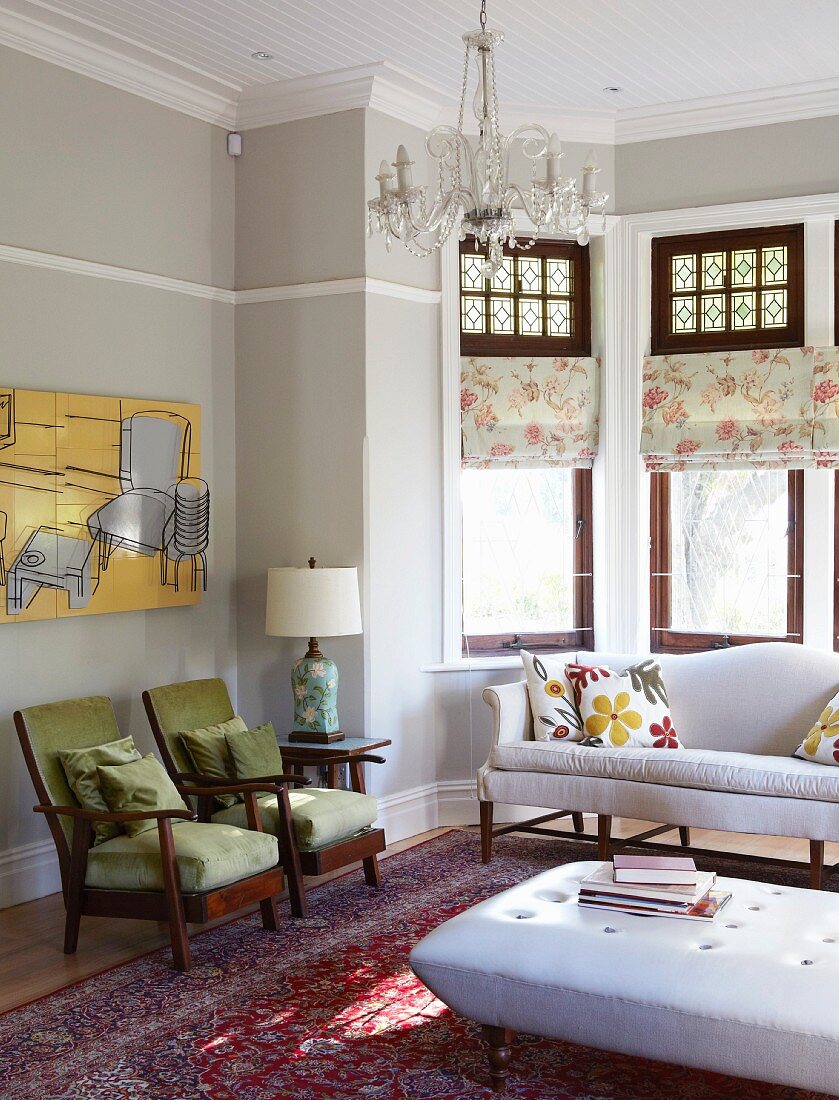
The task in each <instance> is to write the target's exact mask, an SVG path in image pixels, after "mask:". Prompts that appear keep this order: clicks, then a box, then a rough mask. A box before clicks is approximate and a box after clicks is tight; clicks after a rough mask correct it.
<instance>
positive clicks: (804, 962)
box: [801, 959, 813, 966]
mask: <svg viewBox="0 0 839 1100" xmlns="http://www.w3.org/2000/svg"><path fill="white" fill-rule="evenodd" d="M801 965H802V966H812V965H813V960H812V959H802V960H801Z"/></svg>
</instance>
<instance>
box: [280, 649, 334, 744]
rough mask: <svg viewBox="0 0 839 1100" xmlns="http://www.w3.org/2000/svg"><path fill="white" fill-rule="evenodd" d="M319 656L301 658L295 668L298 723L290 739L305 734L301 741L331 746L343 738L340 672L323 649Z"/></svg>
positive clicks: (293, 673) (293, 683) (293, 726)
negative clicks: (332, 742)
mask: <svg viewBox="0 0 839 1100" xmlns="http://www.w3.org/2000/svg"><path fill="white" fill-rule="evenodd" d="M315 645H317V643H316V642H315ZM309 652H310V653H311V652H312V650H311V648H310V651H309ZM316 653H317V655H316V656H310V655H309V654H307V655H306V656H305V657H301V658H300V659H299V660H297V661H295V662H294V664H293V665H292V666H291V690H292V693H293V695H294V721H293V722H292V726H291V729H292V732H291V734H290V736H291V738H292V739H293V740H298V735H301V737H300V738H299V739H305V740H307V741H309V740H311V741H314V742H315V743H319V744H324V745H328V744H329V742H330V740H340V739H341V737H343V734H342V733H341V729H340V726H339V725H338V669H337V668H336V667H335V662H334V661H330V660H329V658H328V657H324V656H323V654H322V653H320V650H316ZM302 735H305V737H303V736H302ZM336 735H337V736H336Z"/></svg>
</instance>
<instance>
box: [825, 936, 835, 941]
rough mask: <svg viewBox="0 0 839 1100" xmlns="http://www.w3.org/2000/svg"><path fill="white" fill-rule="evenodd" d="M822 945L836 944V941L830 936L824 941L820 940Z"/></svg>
mask: <svg viewBox="0 0 839 1100" xmlns="http://www.w3.org/2000/svg"><path fill="white" fill-rule="evenodd" d="M822 943H836V940H834V939H833V938H832V937H831V936H827V937H826V938H825V939H823V940H822Z"/></svg>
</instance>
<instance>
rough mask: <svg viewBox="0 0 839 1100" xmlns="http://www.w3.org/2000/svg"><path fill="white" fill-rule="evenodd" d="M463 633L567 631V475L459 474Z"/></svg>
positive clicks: (570, 545) (570, 501) (570, 530)
mask: <svg viewBox="0 0 839 1100" xmlns="http://www.w3.org/2000/svg"><path fill="white" fill-rule="evenodd" d="M461 498H462V501H463V629H464V631H465V633H467V634H513V633H515V632H516V631H519V632H521V633H525V632H527V633H530V632H534V633H541V632H556V631H566V630H573V629H574V626H575V625H576V624H575V622H574V524H575V512H574V481H573V471H572V470H566V469H554V470H464V471H463V474H462V475H461Z"/></svg>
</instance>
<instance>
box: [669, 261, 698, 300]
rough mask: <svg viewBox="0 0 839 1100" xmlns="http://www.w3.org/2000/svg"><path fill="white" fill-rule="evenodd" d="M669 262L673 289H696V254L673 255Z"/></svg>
mask: <svg viewBox="0 0 839 1100" xmlns="http://www.w3.org/2000/svg"><path fill="white" fill-rule="evenodd" d="M670 264H671V272H672V280H673V290H674V291H680V290H696V256H674V257H673V258H672V259H671V261H670Z"/></svg>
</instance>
